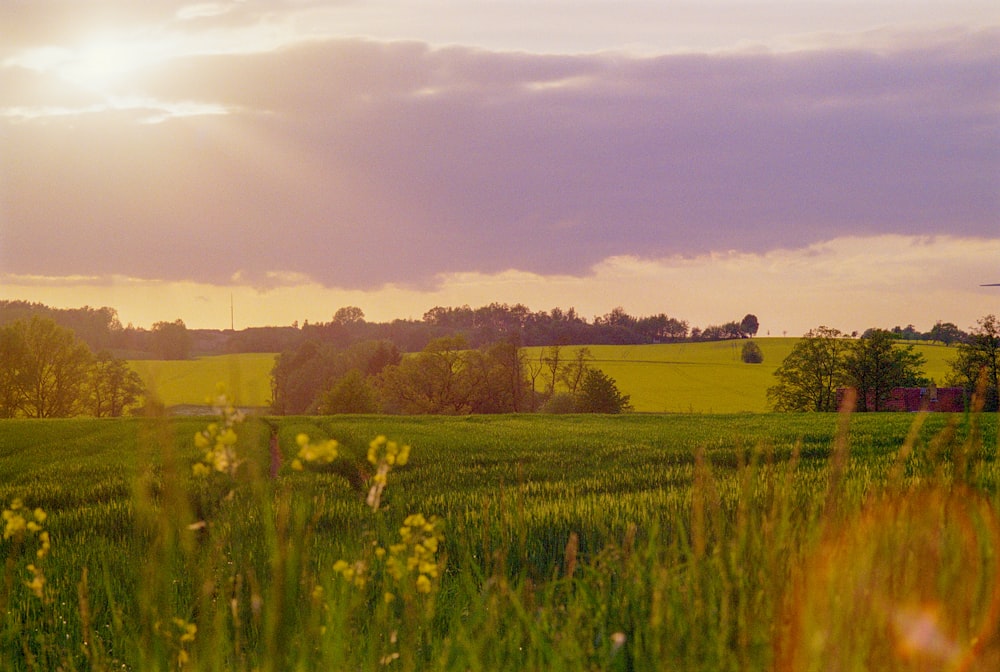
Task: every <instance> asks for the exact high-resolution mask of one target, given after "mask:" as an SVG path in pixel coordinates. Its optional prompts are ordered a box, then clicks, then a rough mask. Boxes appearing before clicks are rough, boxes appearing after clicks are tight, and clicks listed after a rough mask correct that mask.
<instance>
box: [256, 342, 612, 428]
mask: <svg viewBox="0 0 1000 672" xmlns="http://www.w3.org/2000/svg"><path fill="white" fill-rule="evenodd" d="M591 360H592V357H591V355H590V351H589V349H587V348H586V347H579V348H569V347H567V346H561V345H553V346H548V347H547V348H545V349H543V350H542V351H540V354H539V356H538V357H537V358H529V357H528V356H527V355H526V354H525V351H524V350H523V349H522V348H521V346H520V344H519V343H518V342H517V340H516V339H514V338H508V339H503V340H498V341H495V342H493V343H488V344H485V345H481V346H479V347H478V348H473V347H470V345H469V343H468V342H467V341H466V340H465V337H464V336H460V335H459V336H443V337H441V338H437V339H434V340H433V341H431V342H430V343H428V344H427V346H425V347H424V348H423V349H422V350H421V351H420V352H417V353H411V354H408V355H406V356H404V355H403V353H401V352H400V350H399V349H398V348H397V347H396V346H395V344H393V343H392V342H390V341H385V340H383V341H364V342H361V343H353V344H351V345H348V346H346V347H343V348H341V347H338V346H336V345H333V344H330V343H323V344H320V343H316V342H314V341H308V342H306V343H304V344H303V345H301V346H299V347H298V348H296V349H295V350H292V351H288V352H285V353H282V354H281V355H280V356H279V357H278V359H277V360H276V362H275V366H274V369H273V372H272V378H271V384H272V388H271V391H272V399H273V403H272V408H271V410H272V411H273V412H274V413H276V414H280V415H288V414H313V413H317V414H338V413H396V414H407V415H415V414H439V415H461V414H473V413H476V414H485V413H520V412H533V411H545V412H559V413H569V412H580V413H587V412H593V413H621V412H623V411H627V410H629V409H630V408H631V405H630V403H629V397H628V395H625V394H622V393H621V391H620V390H619V389H618V387H617V384H616V383H615V381H614V380H613V379H611V378H610V377H608V376H607V375H606V374H604V373H603V372H601V371H600V370H598V369H596V368H593V367H592V366H591V364H590V362H591Z"/></svg>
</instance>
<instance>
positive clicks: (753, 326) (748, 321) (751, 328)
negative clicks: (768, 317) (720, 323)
mask: <svg viewBox="0 0 1000 672" xmlns="http://www.w3.org/2000/svg"><path fill="white" fill-rule="evenodd" d="M758 329H760V323H759V322H758V321H757V316H756V315H753V314H751V313H747V314H746V315H745V316H744V317H743V320H742V321H741V322H740V333H741V334H743V335H744V336H749V337H751V338H753V337H754V336H756V335H757V330H758Z"/></svg>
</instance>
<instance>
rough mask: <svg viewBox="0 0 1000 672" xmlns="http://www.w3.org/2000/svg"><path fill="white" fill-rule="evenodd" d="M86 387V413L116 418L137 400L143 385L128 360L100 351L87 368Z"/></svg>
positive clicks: (96, 416)
mask: <svg viewBox="0 0 1000 672" xmlns="http://www.w3.org/2000/svg"><path fill="white" fill-rule="evenodd" d="M87 388H88V390H89V393H90V394H89V398H88V399H87V406H88V410H89V411H90V413H92V414H93V415H94V417H95V418H117V417H120V416H121V415H122V414H123V413H124V412H125V411H126V410H127V409H128V408H129V407H130V406H133V405H134V404H135V403H136V402H137V401H138V400H139V398H140V396H141V395H142V393H143V390H144V389H145V386H144V385H143V383H142V378H140V377H139V374H138V373H136V372H135V371H134V370H133V369H132V368H131V367H130V366H129V365H128V362H126V361H125V360H123V359H118V358H116V357H115V356H114V355H112V354H111V353H110V352H108V351H107V350H102V351H101V352H99V353H97V357H96V358H95V360H94V364H93V366H92V367H91V369H90V376H89V380H88V384H87Z"/></svg>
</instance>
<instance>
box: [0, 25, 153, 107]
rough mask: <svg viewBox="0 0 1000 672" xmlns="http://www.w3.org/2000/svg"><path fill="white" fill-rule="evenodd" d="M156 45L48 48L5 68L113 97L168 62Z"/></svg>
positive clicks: (107, 41)
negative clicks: (132, 79) (148, 69)
mask: <svg viewBox="0 0 1000 672" xmlns="http://www.w3.org/2000/svg"><path fill="white" fill-rule="evenodd" d="M165 56H166V54H165V53H164V51H163V48H162V45H161V46H158V45H157V44H156V43H155V42H142V41H139V40H123V39H119V38H115V37H94V38H90V39H87V40H84V41H82V42H80V43H78V44H76V45H73V46H53V45H49V46H44V47H38V48H35V49H29V50H27V51H24V52H21V53H20V54H16V55H14V56H12V57H10V58H8V59H7V60H6V61H5V62H4V65H6V66H14V67H21V68H25V69H27V70H33V71H35V72H39V73H43V74H54V75H56V76H57V77H58V78H59V79H61V80H63V81H64V82H66V83H68V84H71V85H73V86H76V87H79V88H82V89H85V90H87V91H91V92H95V93H102V94H110V93H113V92H115V88H116V87H117V86H118V85H120V84H121V83H122V82H123V81H124V80H125V79H127V78H128V77H129V76H131V75H132V74H134V73H135V72H137V71H139V70H141V69H142V68H145V67H148V66H150V65H152V64H154V63H156V62H159V61H161V60H163V59H164V58H165Z"/></svg>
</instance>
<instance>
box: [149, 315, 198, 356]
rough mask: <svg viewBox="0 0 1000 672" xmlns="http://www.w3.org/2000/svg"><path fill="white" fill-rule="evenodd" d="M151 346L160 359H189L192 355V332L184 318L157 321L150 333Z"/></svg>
mask: <svg viewBox="0 0 1000 672" xmlns="http://www.w3.org/2000/svg"><path fill="white" fill-rule="evenodd" d="M150 347H151V349H152V352H153V355H154V356H155V357H157V358H158V359H187V358H188V357H190V356H191V334H189V333H188V329H187V326H186V325H185V324H184V320H180V319H178V320H174V321H173V322H157V323H155V324H154V325H153V330H152V332H151V333H150Z"/></svg>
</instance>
